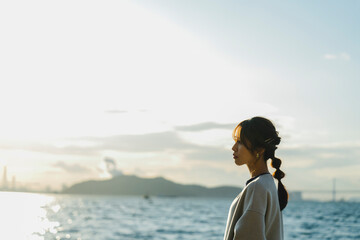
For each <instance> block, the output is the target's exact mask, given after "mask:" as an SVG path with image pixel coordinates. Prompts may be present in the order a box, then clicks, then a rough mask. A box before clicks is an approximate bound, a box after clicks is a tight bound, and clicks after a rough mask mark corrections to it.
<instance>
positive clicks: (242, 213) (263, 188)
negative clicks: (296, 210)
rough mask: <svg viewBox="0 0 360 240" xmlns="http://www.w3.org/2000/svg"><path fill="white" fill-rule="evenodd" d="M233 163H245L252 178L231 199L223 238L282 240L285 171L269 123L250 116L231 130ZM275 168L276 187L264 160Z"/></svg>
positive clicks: (275, 134) (285, 197) (277, 137)
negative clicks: (283, 179) (282, 180)
mask: <svg viewBox="0 0 360 240" xmlns="http://www.w3.org/2000/svg"><path fill="white" fill-rule="evenodd" d="M233 139H234V140H235V144H234V146H233V147H232V150H233V151H234V160H235V164H236V165H238V166H241V165H244V164H246V165H247V167H248V169H249V172H250V175H251V178H250V179H249V180H248V181H247V182H246V186H245V187H244V189H243V190H242V191H241V193H240V194H239V195H238V196H237V197H236V198H235V199H234V201H233V202H232V204H231V206H230V209H229V215H228V219H227V224H226V229H225V235H224V240H230V239H231V240H234V239H236V240H237V239H242V240H252V239H253V240H262V239H266V240H282V239H284V237H283V235H284V234H283V220H282V213H281V211H282V210H283V209H284V208H285V206H286V204H287V201H288V193H287V191H286V189H285V187H284V185H283V184H282V183H281V179H282V178H283V177H284V176H285V174H284V173H283V172H282V171H281V170H280V165H281V160H280V159H279V158H276V157H275V150H276V149H277V147H276V145H278V144H279V143H280V139H281V138H280V137H279V136H278V132H277V131H276V129H275V127H274V125H273V124H272V122H271V121H270V120H268V119H266V118H262V117H253V118H251V119H249V120H245V121H242V122H241V123H240V124H239V125H238V126H237V127H236V128H235V129H234V131H233ZM269 158H271V166H272V167H274V168H275V169H276V170H275V172H274V174H273V177H274V178H276V179H277V180H278V188H277V189H276V186H275V182H274V180H273V177H272V176H271V175H270V173H269V170H268V166H267V163H266V161H267V160H268V159H269Z"/></svg>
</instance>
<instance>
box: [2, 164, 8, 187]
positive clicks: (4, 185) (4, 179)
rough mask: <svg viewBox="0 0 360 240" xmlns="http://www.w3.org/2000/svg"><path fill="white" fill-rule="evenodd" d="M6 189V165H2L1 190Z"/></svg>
mask: <svg viewBox="0 0 360 240" xmlns="http://www.w3.org/2000/svg"><path fill="white" fill-rule="evenodd" d="M7 189H8V182H7V169H6V166H4V172H3V181H2V190H7Z"/></svg>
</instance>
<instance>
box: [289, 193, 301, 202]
mask: <svg viewBox="0 0 360 240" xmlns="http://www.w3.org/2000/svg"><path fill="white" fill-rule="evenodd" d="M302 200H303V198H302V192H300V191H293V192H289V201H302Z"/></svg>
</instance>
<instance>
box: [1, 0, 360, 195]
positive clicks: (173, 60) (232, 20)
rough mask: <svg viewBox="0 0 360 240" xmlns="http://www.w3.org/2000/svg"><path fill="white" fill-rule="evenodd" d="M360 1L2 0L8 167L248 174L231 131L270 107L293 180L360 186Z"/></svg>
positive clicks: (48, 173)
mask: <svg viewBox="0 0 360 240" xmlns="http://www.w3.org/2000/svg"><path fill="white" fill-rule="evenodd" d="M359 10H360V3H359V2H358V1H346V2H339V1H315V2H314V1H310V0H309V1H271V2H269V1H235V0H234V1H208V0H207V1H205V0H204V1H184V0H182V1H168V0H166V1H165V0H163V1H151V0H150V1H149V0H146V1H145V0H143V1H111V0H110V1H67V0H65V1H16V0H14V1H1V2H0V81H1V86H0V110H1V119H0V166H1V167H2V166H4V165H7V167H8V177H9V179H10V178H11V177H12V176H16V179H17V182H18V185H22V184H28V186H31V187H33V188H43V187H45V186H51V187H53V188H59V187H61V185H62V184H68V185H70V184H72V183H74V182H78V181H83V180H87V179H98V178H108V177H109V176H110V174H119V173H124V174H136V175H139V176H143V177H152V176H163V177H166V178H168V179H170V180H173V181H176V182H181V183H197V184H202V185H207V186H218V185H236V186H243V185H244V183H245V181H246V180H247V179H248V178H249V174H248V170H247V168H246V166H243V167H237V166H236V165H234V161H233V159H232V150H231V147H232V145H233V140H232V138H231V132H232V130H233V128H234V127H235V126H236V125H237V124H238V123H239V122H240V121H242V120H244V119H247V118H251V117H253V116H257V115H258V116H264V117H267V118H269V119H270V120H272V121H273V123H274V124H275V126H276V127H277V129H278V131H279V134H280V136H281V137H282V143H281V144H280V146H279V148H278V150H277V152H276V155H277V156H278V157H279V158H281V159H282V160H283V165H282V168H283V170H284V171H285V173H286V174H287V176H286V178H285V179H284V184H285V185H286V186H287V188H288V189H289V190H298V189H319V188H324V189H331V187H332V181H331V180H332V179H333V178H334V177H336V178H337V185H338V188H339V189H360V175H359V174H358V173H359V172H360V137H359V136H360V128H359V120H360V111H359V102H360V97H359V94H358V91H359V90H360V81H359V80H360V79H359V76H360V74H359V73H360V67H359V56H360V46H359V44H358V43H359V42H360V28H359V27H358V26H359V23H360V15H359V14H358V12H359ZM270 169H271V168H270ZM271 171H273V169H271Z"/></svg>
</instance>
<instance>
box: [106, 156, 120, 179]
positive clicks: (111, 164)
mask: <svg viewBox="0 0 360 240" xmlns="http://www.w3.org/2000/svg"><path fill="white" fill-rule="evenodd" d="M104 162H105V164H106V165H105V166H106V171H107V173H108V174H110V175H111V176H112V177H116V176H120V175H123V173H122V171H121V170H120V169H118V168H117V166H116V162H115V160H113V159H111V158H108V157H105V158H104Z"/></svg>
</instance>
